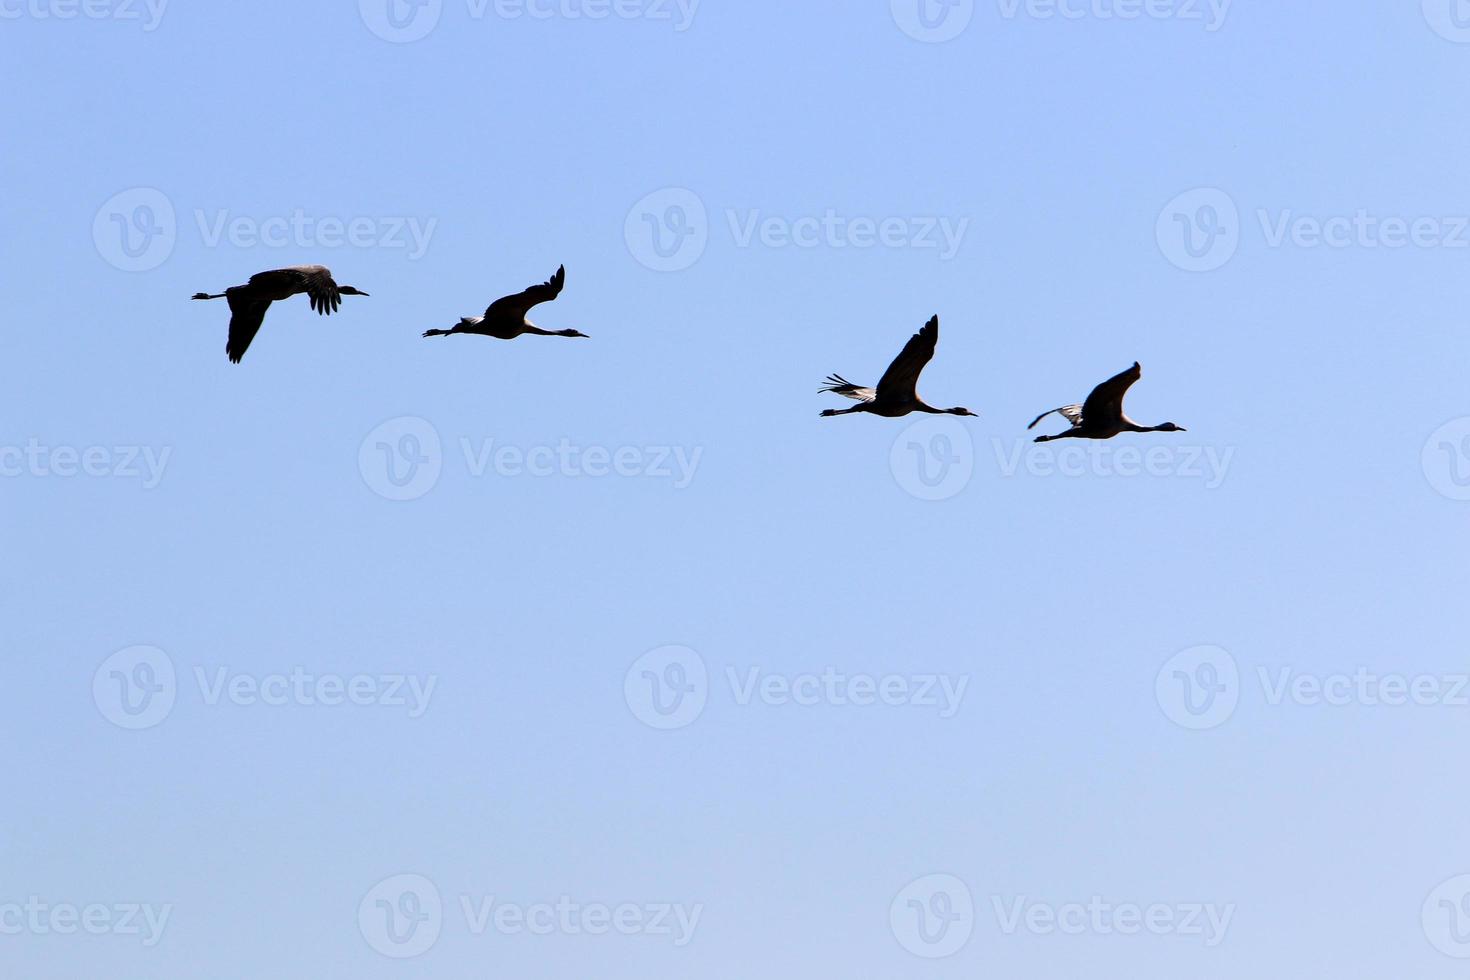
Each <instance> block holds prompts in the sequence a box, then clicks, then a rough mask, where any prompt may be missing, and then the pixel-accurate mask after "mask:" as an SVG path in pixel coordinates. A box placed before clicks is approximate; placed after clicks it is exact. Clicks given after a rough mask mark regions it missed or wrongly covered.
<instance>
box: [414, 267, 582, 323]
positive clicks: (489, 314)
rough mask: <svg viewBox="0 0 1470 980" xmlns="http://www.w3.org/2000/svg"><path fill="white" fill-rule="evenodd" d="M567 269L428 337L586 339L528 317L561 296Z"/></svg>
mask: <svg viewBox="0 0 1470 980" xmlns="http://www.w3.org/2000/svg"><path fill="white" fill-rule="evenodd" d="M566 281H567V267H566V266H559V267H558V268H557V270H556V274H555V275H553V276H552V277H551V278H550V279H548V280H546V282H543V283H542V284H541V285H539V286H532V287H530V288H529V289H525V290H522V291H521V292H519V293H516V294H515V295H513V296H502V297H501V298H500V299H497V300H496V301H495V302H493V303H491V304H490V305H489V306H488V307H486V309H485V315H484V316H467V317H461V318H460V321H459V322H458V323H456V324H455V325H454V326H452V327H450V328H449V329H448V330H425V331H424V336H425V337H448V336H449V335H450V334H456V333H469V334H479V335H480V336H482V337H495V338H496V339H498V340H514V339H515V338H517V337H519V336H520V335H521V334H525V333H530V334H536V335H537V336H539V337H586V336H587V335H586V334H585V333H582V332H581V331H579V330H542V329H541V328H540V327H538V326H536V325H535V324H534V323H532V322H531V321H530V320H528V319H527V318H526V314H527V313H529V312H530V311H531V308H532V307H533V306H540V305H541V304H542V303H549V302H551V301H552V300H554V299H556V298H557V296H559V295H561V288H562V286H564V285H566Z"/></svg>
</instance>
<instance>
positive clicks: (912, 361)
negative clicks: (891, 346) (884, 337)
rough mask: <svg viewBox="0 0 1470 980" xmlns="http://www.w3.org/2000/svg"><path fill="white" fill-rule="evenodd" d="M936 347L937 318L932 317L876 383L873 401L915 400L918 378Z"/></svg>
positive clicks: (937, 341) (937, 339) (937, 340)
mask: <svg viewBox="0 0 1470 980" xmlns="http://www.w3.org/2000/svg"><path fill="white" fill-rule="evenodd" d="M937 343H939V317H938V316H934V317H931V318H930V319H929V322H928V323H926V324H924V326H923V328H922V329H920V330H919V332H918V333H916V334H914V335H913V336H912V337H910V338H909V342H908V343H907V344H904V345H903V350H902V351H900V352H899V355H898V356H897V357H895V358H894V359H893V363H892V364H890V365H888V370H887V371H884V372H883V377H881V378H879V379H878V388H877V397H879V398H881V399H883V400H884V401H888V400H890V399H891V400H893V401H897V402H905V401H911V400H912V399H914V398H916V397H918V387H919V374H920V372H922V371H923V370H924V367H925V366H926V365H927V364H928V363H929V362H930V361H931V360H932V359H933V358H934V346H935V345H936V344H937Z"/></svg>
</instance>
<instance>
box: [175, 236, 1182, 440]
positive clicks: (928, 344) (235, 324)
mask: <svg viewBox="0 0 1470 980" xmlns="http://www.w3.org/2000/svg"><path fill="white" fill-rule="evenodd" d="M566 281H567V270H566V267H565V266H561V267H559V268H558V269H557V270H556V274H555V275H553V276H552V277H551V278H550V279H548V280H547V281H546V282H544V283H541V284H540V285H537V286H531V287H530V288H528V289H524V290H522V291H521V292H519V293H515V294H512V295H510V296H502V297H501V298H500V299H497V300H496V301H495V302H493V303H491V304H490V305H489V307H487V308H486V310H485V315H484V316H467V317H461V318H460V321H459V322H458V323H456V324H455V325H454V326H452V327H450V328H449V329H448V330H426V331H424V336H425V337H448V336H451V335H453V334H475V335H478V336H481V337H494V338H496V339H498V340H514V339H515V338H517V337H519V336H521V335H522V334H534V335H536V336H539V337H586V336H587V335H586V334H585V333H582V332H581V331H578V330H543V329H541V328H540V327H538V326H536V325H535V324H534V323H532V322H531V321H530V320H529V319H527V314H528V313H530V311H531V309H532V308H533V307H536V306H539V305H541V304H542V303H547V302H550V301H551V300H554V299H556V298H557V296H559V295H561V290H562V287H563V286H564V285H566ZM298 293H305V294H306V296H307V299H308V300H309V301H310V302H311V308H312V309H313V310H316V311H317V313H318V314H320V315H322V316H328V315H330V314H332V313H335V312H336V311H337V309H338V308H339V307H340V306H341V305H342V297H343V296H367V295H368V294H367V293H365V292H363V291H362V290H360V289H358V288H356V287H354V286H339V285H337V283H336V281H335V280H334V279H333V278H332V273H331V270H329V269H327V268H326V267H325V266H320V265H298V266H291V267H290V268H286V269H273V270H271V271H270V272H261V273H257V274H256V275H253V276H251V277H250V281H249V282H247V283H245V284H244V285H243V286H231V287H230V288H229V289H226V290H225V291H224V292H222V293H195V294H194V296H193V298H194V299H226V300H228V301H229V304H230V337H229V340H228V341H227V342H226V343H225V354H226V355H228V357H229V359H230V361H231V362H233V363H236V364H238V363H239V362H240V358H242V357H244V356H245V351H246V349H247V348H248V347H249V346H250V342H251V341H252V340H254V339H255V335H256V334H257V333H258V332H259V331H260V325H261V324H262V323H263V322H264V321H265V312H266V310H267V309H269V308H270V305H271V304H272V303H274V302H275V301H276V300H283V299H289V298H290V297H292V296H295V295H297V294H298ZM938 343H939V317H938V316H935V317H931V318H930V320H929V322H928V323H926V324H924V326H923V328H922V329H921V330H920V331H919V332H918V333H916V334H914V335H913V336H912V337H910V338H909V342H908V343H907V344H905V345H904V347H903V350H902V351H900V352H899V355H898V356H897V357H895V358H894V359H893V363H892V364H890V365H888V370H887V371H884V372H883V376H882V377H881V378H879V379H878V384H877V385H876V386H875V387H871V388H868V387H864V386H862V385H855V384H853V383H852V382H851V381H848V380H847V379H846V378H844V377H843V376H842V375H840V374H832V375H829V376H828V377H827V380H826V383H825V384H823V385H822V387H821V388H820V389H818V390H819V391H821V392H830V393H831V394H834V395H841V396H843V397H844V398H851V399H853V400H854V401H856V402H857V404H856V405H854V406H853V407H851V408H844V409H834V408H829V409H827V410H826V411H824V412H822V417H823V418H830V417H832V416H836V415H851V414H853V413H855V412H867V413H869V414H870V415H881V416H883V417H884V418H890V419H895V418H902V417H903V416H905V415H909V414H911V413H913V412H926V413H928V414H930V415H967V416H975V413H974V412H972V411H970V410H969V409H968V408H935V407H933V406H932V405H929V404H928V403H926V402H925V401H924V400H923V399H922V398H920V397H919V391H918V386H919V375H920V374H921V373H922V372H923V370H924V368H925V366H927V365H928V363H929V362H930V361H931V360H933V358H934V348H935V346H936V345H937V344H938ZM1142 376H1143V369H1142V368H1140V367H1139V365H1138V362H1137V361H1134V362H1133V366H1132V367H1130V368H1129V369H1128V370H1126V371H1124V372H1122V373H1121V374H1117V375H1114V376H1113V377H1111V378H1109V379H1108V380H1106V381H1104V382H1103V383H1102V384H1100V385H1098V386H1097V387H1096V388H1094V389H1092V393H1091V394H1090V395H1088V396H1087V398H1086V400H1084V401H1083V402H1082V403H1081V404H1080V405H1063V406H1062V407H1061V408H1053V409H1051V410H1050V411H1046V412H1042V413H1041V414H1040V415H1038V416H1036V418H1035V420H1034V421H1032V423H1031V424H1030V425H1029V426H1027V428H1028V429H1034V428H1036V426H1037V424H1038V423H1040V422H1041V420H1042V419H1044V418H1046V417H1047V416H1048V415H1060V416H1061V417H1062V418H1064V419H1066V420H1067V421H1068V422H1069V423H1071V428H1070V429H1067V430H1066V431H1064V432H1059V433H1057V434H1056V435H1052V436H1048V435H1040V436H1037V437H1036V441H1037V442H1050V441H1052V440H1053V439H1111V438H1113V437H1114V436H1116V435H1118V434H1119V433H1123V432H1184V431H1185V429H1184V428H1183V426H1179V425H1176V424H1174V423H1173V422H1164V423H1162V424H1160V425H1139V424H1138V423H1137V422H1135V421H1133V420H1132V419H1130V418H1129V417H1128V416H1127V415H1125V414H1123V397H1124V396H1125V395H1126V394H1127V393H1128V389H1129V388H1131V387H1132V386H1133V384H1134V382H1136V381H1137V380H1138V379H1139V378H1140V377H1142Z"/></svg>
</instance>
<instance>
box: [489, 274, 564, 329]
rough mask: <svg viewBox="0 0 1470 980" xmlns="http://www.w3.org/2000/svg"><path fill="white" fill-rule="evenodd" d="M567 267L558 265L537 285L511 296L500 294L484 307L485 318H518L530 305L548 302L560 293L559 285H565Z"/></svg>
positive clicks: (522, 315)
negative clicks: (548, 277)
mask: <svg viewBox="0 0 1470 980" xmlns="http://www.w3.org/2000/svg"><path fill="white" fill-rule="evenodd" d="M566 281H567V267H566V266H564V265H563V266H558V267H557V270H556V274H555V275H553V276H552V277H551V278H550V279H548V280H546V281H545V282H543V283H542V284H541V285H539V286H532V287H531V288H529V289H525V290H522V291H521V292H519V293H516V294H515V295H513V296H502V297H501V298H500V299H497V300H496V301H495V302H493V303H491V304H490V305H489V306H488V307H486V308H485V319H487V320H489V319H493V318H499V317H513V318H515V319H520V318H521V317H524V316H525V315H526V313H527V312H528V311H530V309H531V307H533V306H539V305H541V304H542V303H548V302H550V301H551V300H554V299H556V298H557V296H559V295H561V287H562V286H564V285H566Z"/></svg>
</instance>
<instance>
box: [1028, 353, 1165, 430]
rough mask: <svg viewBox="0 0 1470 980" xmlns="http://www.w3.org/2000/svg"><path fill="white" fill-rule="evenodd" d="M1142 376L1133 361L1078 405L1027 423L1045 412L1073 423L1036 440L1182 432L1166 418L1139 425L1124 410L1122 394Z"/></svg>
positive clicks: (1051, 412)
mask: <svg viewBox="0 0 1470 980" xmlns="http://www.w3.org/2000/svg"><path fill="white" fill-rule="evenodd" d="M1141 377H1143V368H1141V367H1139V365H1138V362H1137V361H1134V362H1133V366H1132V367H1131V368H1129V369H1128V370H1126V371H1124V372H1122V373H1121V374H1115V375H1113V376H1112V377H1111V378H1109V379H1108V380H1106V381H1104V382H1103V383H1102V384H1100V385H1098V386H1097V387H1096V388H1094V389H1092V394H1090V395H1088V396H1087V400H1086V401H1085V402H1083V403H1082V404H1081V405H1063V406H1062V407H1061V408H1054V409H1052V410H1051V411H1049V412H1042V413H1041V414H1040V415H1038V416H1036V418H1035V419H1034V420H1033V421H1032V422H1031V424H1030V425H1028V426H1026V428H1027V429H1034V428H1036V423H1037V422H1040V421H1041V420H1042V419H1044V418H1046V417H1047V416H1048V415H1052V414H1056V415H1060V416H1062V418H1064V419H1066V420H1067V421H1068V422H1070V423H1072V427H1071V428H1070V429H1068V430H1067V431H1065V432H1058V433H1057V434H1056V435H1054V436H1037V437H1036V441H1037V442H1051V441H1052V440H1053V439H1111V438H1113V436H1115V435H1117V434H1118V433H1120V432H1185V431H1187V430H1186V429H1185V428H1184V427H1183V426H1181V425H1175V424H1174V423H1173V422H1165V423H1163V424H1161V425H1139V424H1138V423H1137V422H1135V421H1133V420H1132V419H1130V418H1129V417H1128V416H1126V415H1124V414H1123V396H1124V395H1126V394H1128V389H1129V388H1131V387H1133V383H1134V382H1135V381H1137V380H1138V379H1139V378H1141Z"/></svg>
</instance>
